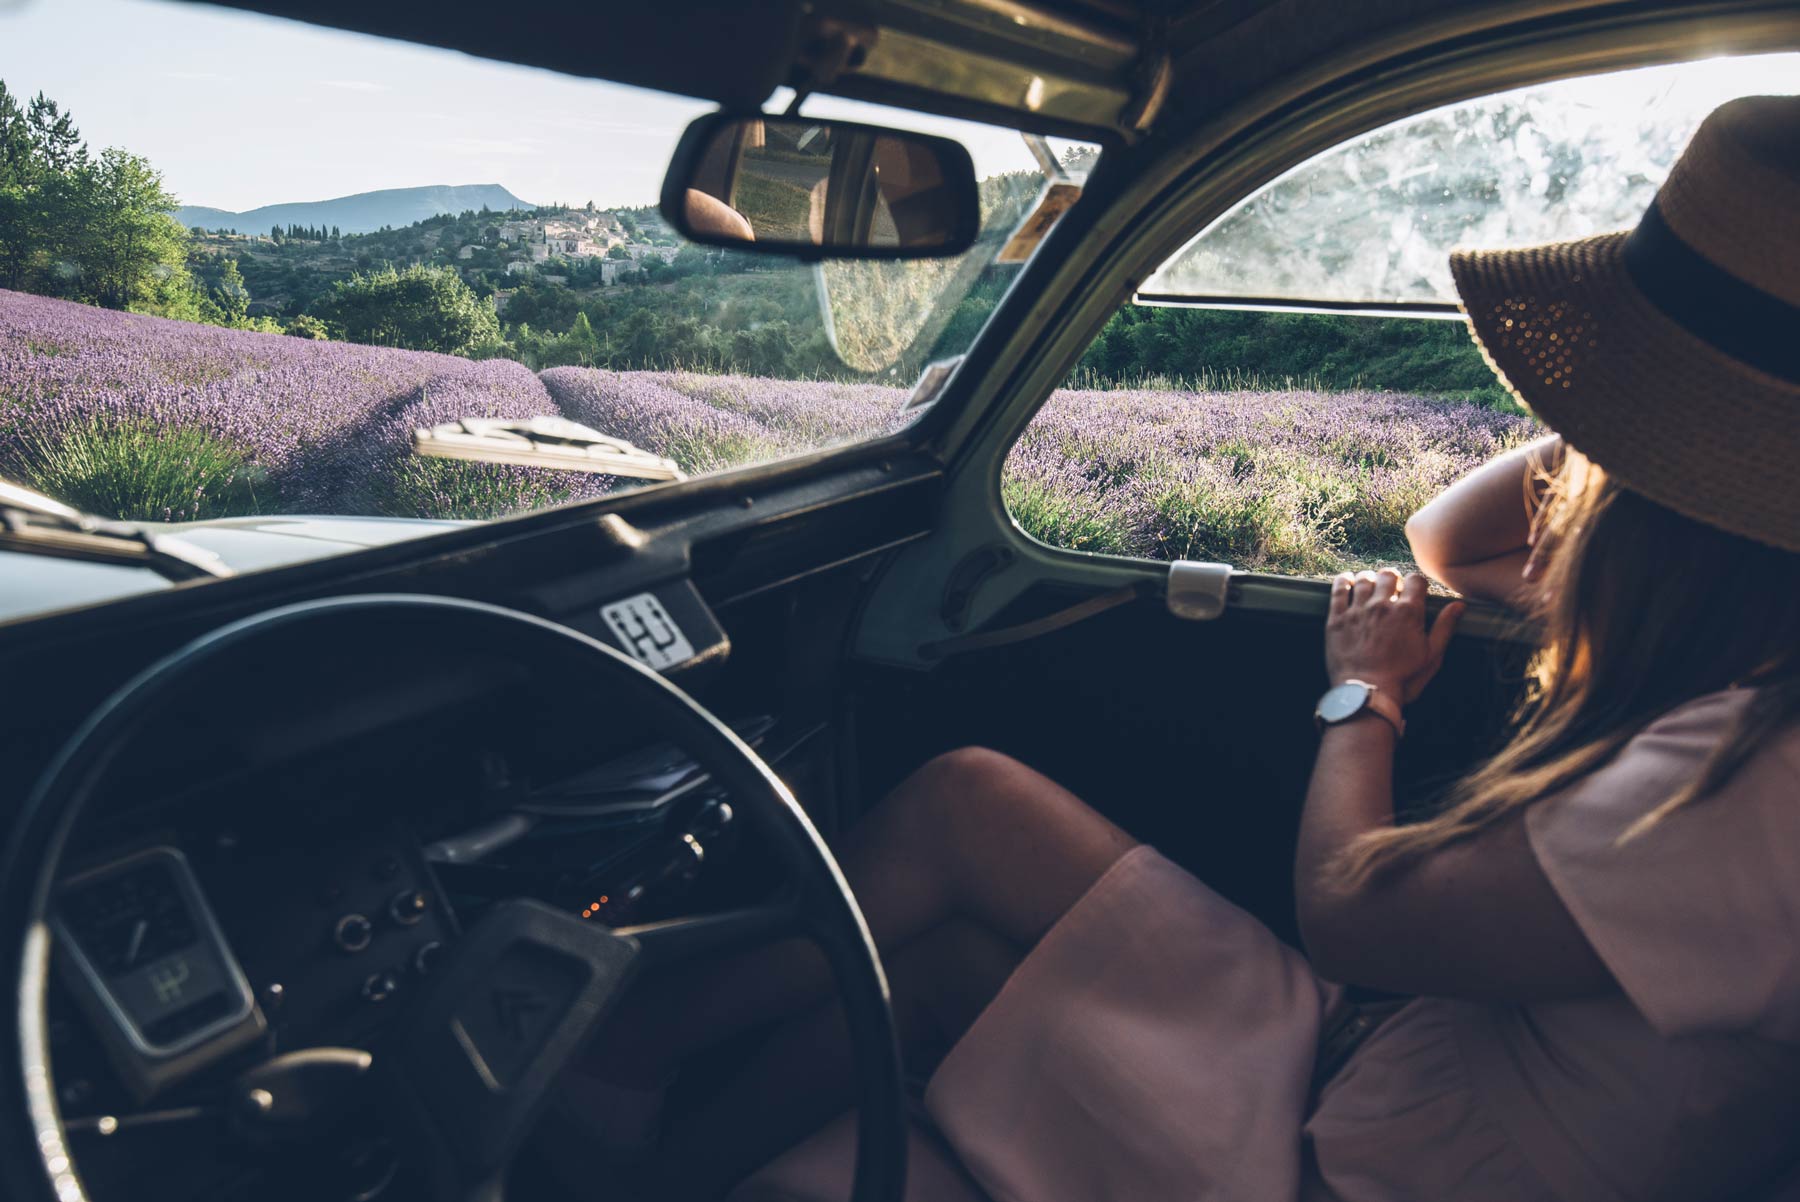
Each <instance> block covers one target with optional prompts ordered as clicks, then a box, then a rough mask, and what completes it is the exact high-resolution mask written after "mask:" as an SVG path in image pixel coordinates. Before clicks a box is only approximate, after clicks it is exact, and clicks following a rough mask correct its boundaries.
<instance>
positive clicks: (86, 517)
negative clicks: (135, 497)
mask: <svg viewBox="0 0 1800 1202" xmlns="http://www.w3.org/2000/svg"><path fill="white" fill-rule="evenodd" d="M0 550H6V551H25V552H28V553H31V554H34V555H57V556H61V557H62V558H64V559H79V560H82V561H84V562H87V563H111V564H118V565H120V566H122V567H134V568H148V569H150V570H151V571H153V572H156V573H159V574H160V575H162V576H163V577H164V578H165V579H168V580H200V579H210V578H212V577H216V576H231V575H234V574H235V573H233V572H232V570H231V569H230V568H229V567H227V566H226V564H225V562H224V561H223V560H221V559H220V558H219V557H218V556H217V555H214V554H213V553H212V552H211V551H208V550H207V549H206V548H204V547H198V546H195V545H194V544H193V543H190V542H188V541H187V540H186V539H183V538H179V537H177V536H175V535H173V534H151V533H149V532H148V531H145V530H140V529H139V528H138V527H136V526H134V525H132V524H131V523H129V522H111V521H107V520H106V519H105V518H97V517H94V516H93V515H91V514H86V513H82V512H81V511H80V510H79V509H73V508H71V507H69V506H67V505H64V504H63V503H62V502H60V501H53V500H51V499H50V498H49V497H46V496H45V495H43V494H42V493H37V492H33V491H31V490H30V489H29V488H21V487H19V486H18V485H17V484H12V483H9V482H8V481H5V480H0Z"/></svg>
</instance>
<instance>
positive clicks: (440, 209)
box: [175, 184, 532, 234]
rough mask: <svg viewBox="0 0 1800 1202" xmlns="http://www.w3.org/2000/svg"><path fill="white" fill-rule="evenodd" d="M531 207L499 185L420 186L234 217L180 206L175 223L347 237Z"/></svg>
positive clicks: (251, 211) (266, 208) (298, 203)
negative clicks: (300, 229) (313, 229)
mask: <svg viewBox="0 0 1800 1202" xmlns="http://www.w3.org/2000/svg"><path fill="white" fill-rule="evenodd" d="M531 207H532V206H531V205H530V204H528V203H526V202H525V201H523V200H520V199H519V198H518V197H517V196H514V195H513V194H512V193H511V192H509V191H507V190H506V189H505V188H503V187H502V186H500V185H499V184H435V185H432V186H430V187H424V188H384V189H382V190H381V191H378V192H359V193H357V194H356V195H354V196H339V197H336V198H334V199H331V200H310V201H296V202H293V203H289V204H273V205H263V206H262V207H261V208H256V209H248V210H245V211H244V212H241V213H233V212H230V211H228V210H225V209H214V208H208V207H206V206H205V205H184V206H182V207H181V208H179V209H177V210H175V220H177V221H179V222H180V223H181V224H182V225H184V226H189V227H192V226H196V225H197V226H200V227H201V228H203V229H209V230H219V229H234V230H237V231H238V232H240V233H245V234H260V233H267V232H268V231H269V229H270V228H271V227H273V226H277V225H279V226H283V227H286V226H290V225H300V226H309V227H310V226H317V227H320V228H327V229H328V228H330V227H333V226H336V227H337V228H338V229H339V230H341V231H342V232H344V233H346V234H367V233H371V232H373V231H375V230H378V229H381V228H382V227H383V226H393V227H395V228H398V227H400V226H407V225H412V224H413V223H414V222H417V221H423V220H425V219H426V218H427V217H437V216H441V215H442V214H445V213H462V212H466V211H468V210H470V209H474V210H480V209H483V208H487V209H492V210H494V211H496V212H499V211H503V210H506V209H529V208H531Z"/></svg>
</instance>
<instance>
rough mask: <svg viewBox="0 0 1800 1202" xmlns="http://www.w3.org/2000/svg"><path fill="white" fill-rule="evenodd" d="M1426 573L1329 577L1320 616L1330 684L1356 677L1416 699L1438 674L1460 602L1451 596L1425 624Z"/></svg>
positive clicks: (1387, 572)
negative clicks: (1326, 605)
mask: <svg viewBox="0 0 1800 1202" xmlns="http://www.w3.org/2000/svg"><path fill="white" fill-rule="evenodd" d="M1426 591H1427V590H1426V584H1425V577H1423V576H1421V575H1419V574H1418V573H1417V572H1414V573H1412V574H1411V575H1409V576H1407V577H1406V579H1405V580H1404V581H1402V580H1401V578H1400V573H1398V572H1396V571H1394V570H1393V569H1392V568H1383V569H1381V571H1379V572H1358V573H1356V574H1355V575H1351V574H1350V573H1348V572H1346V573H1344V574H1343V575H1341V576H1338V577H1337V578H1336V579H1335V580H1333V581H1332V582H1331V612H1330V614H1329V616H1327V617H1326V619H1325V670H1326V672H1327V673H1329V674H1330V677H1331V683H1332V684H1334V685H1338V684H1342V683H1343V682H1344V681H1346V680H1361V681H1366V682H1368V683H1369V684H1372V685H1374V686H1375V687H1376V688H1379V689H1382V690H1384V691H1385V692H1387V693H1388V694H1390V695H1391V696H1393V697H1394V698H1396V699H1397V700H1398V701H1399V702H1400V704H1402V705H1405V704H1407V703H1409V702H1411V701H1412V700H1413V699H1414V698H1416V697H1417V696H1418V695H1419V694H1420V693H1421V692H1422V691H1423V690H1424V688H1425V686H1426V684H1427V683H1429V682H1430V680H1431V678H1432V677H1433V676H1435V675H1437V670H1438V667H1439V665H1441V664H1442V663H1443V662H1444V651H1445V649H1446V648H1447V647H1449V645H1450V636H1451V635H1452V634H1454V633H1455V632H1456V622H1457V619H1458V618H1460V617H1462V612H1463V609H1464V606H1463V604H1462V602H1460V601H1452V602H1451V603H1450V604H1448V605H1446V606H1444V608H1443V609H1442V610H1440V611H1438V616H1437V619H1436V620H1435V621H1434V622H1432V624H1431V629H1430V631H1429V632H1427V630H1426V628H1425V594H1426Z"/></svg>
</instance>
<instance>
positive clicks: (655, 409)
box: [0, 291, 1529, 571]
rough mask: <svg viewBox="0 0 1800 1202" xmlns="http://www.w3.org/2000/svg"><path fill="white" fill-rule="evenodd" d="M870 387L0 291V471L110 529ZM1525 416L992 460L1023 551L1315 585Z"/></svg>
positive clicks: (759, 456) (1068, 395)
mask: <svg viewBox="0 0 1800 1202" xmlns="http://www.w3.org/2000/svg"><path fill="white" fill-rule="evenodd" d="M903 396H904V392H903V390H900V389H894V388H887V387H882V386H878V385H843V384H832V383H825V382H794V381H785V380H761V379H751V378H746V377H740V376H727V377H706V376H693V375H686V374H680V373H651V372H638V373H620V372H606V371H597V370H593V369H586V368H566V367H565V368H555V369H552V370H549V371H546V372H544V373H542V375H541V376H534V375H533V374H532V373H531V372H530V371H529V370H528V369H526V368H525V367H523V366H521V365H519V364H517V363H512V362H505V361H493V362H484V363H474V362H469V361H467V360H463V359H457V358H453V357H450V356H445V355H434V354H427V353H423V352H415V351H401V350H388V349H382V348H376V347H362V346H351V345H346V344H342V343H316V342H310V341H306V340H302V339H295V338H288V337H283V336H280V335H268V334H256V333H249V332H245V331H236V330H224V329H218V328H214V327H208V326H197V325H189V324H186V323H181V322H171V321H165V320H162V319H159V318H151V317H143V316H137V315H132V314H120V313H112V312H107V311H105V310H99V309H93V308H89V307H86V306H82V305H74V304H68V303H65V302H60V301H52V300H45V299H43V298H39V297H33V296H26V295H23V294H19V293H11V292H5V291H0V476H5V477H7V478H10V479H15V480H21V481H22V482H25V483H28V484H32V485H34V486H36V487H39V488H41V489H42V490H43V491H45V492H48V493H50V494H52V495H54V496H58V497H60V498H62V499H64V500H66V501H68V502H70V503H71V504H75V505H78V506H81V507H83V508H87V509H90V510H94V511H96V512H102V513H106V514H108V515H111V516H119V517H129V518H135V519H149V520H170V519H185V518H197V517H211V516H218V515H222V514H228V513H240V512H288V513H299V512H315V513H317V512H327V513H376V514H386V515H392V516H402V517H488V516H494V515H497V514H501V513H507V512H514V511H518V510H521V509H532V508H539V507H542V506H544V505H549V504H555V503H559V502H563V501H569V500H577V499H582V498H586V497H591V496H597V495H600V494H602V493H604V492H606V491H608V490H610V489H612V488H616V487H618V486H619V482H618V481H615V480H611V479H608V478H605V477H596V476H590V475H579V474H575V473H566V472H551V471H544V470H540V469H525V468H511V467H489V466H484V465H478V464H468V463H458V462H446V461H441V460H423V459H417V458H414V457H411V456H410V455H409V454H408V445H409V437H410V434H411V431H412V429H413V428H414V427H415V426H419V425H428V424H432V423H435V422H440V421H446V420H449V419H451V418H454V417H476V416H479V417H528V416H531V415H533V414H537V413H557V414H561V415H563V416H566V417H569V418H571V419H573V420H575V421H579V422H582V423H584V424H586V425H590V426H593V427H595V428H597V429H599V430H602V431H604V432H606V433H608V434H612V435H615V436H618V437H622V438H626V439H628V440H630V441H632V442H634V443H636V444H638V445H639V446H642V447H645V448H646V449H649V450H653V451H656V452H658V453H659V454H664V455H668V456H670V457H672V458H674V459H675V460H676V461H677V462H678V463H680V464H681V465H682V466H683V467H684V468H685V469H686V470H687V471H689V472H690V473H702V472H708V471H716V470H720V469H723V468H728V467H733V466H736V465H739V464H743V463H749V462H755V461H758V460H765V459H770V458H775V457H779V456H781V455H785V454H790V453H794V452H797V451H802V450H807V449H811V448H815V447H821V446H828V445H831V444H834V443H839V442H844V441H849V440H853V439H858V438H865V437H868V436H870V435H873V434H876V433H879V432H881V431H884V430H891V429H895V428H897V427H898V426H899V425H900V424H901V419H900V417H899V405H900V401H901V398H902V397H903ZM1528 435H1529V423H1528V421H1527V420H1526V419H1522V418H1518V417H1512V416H1507V415H1503V414H1498V413H1493V412H1490V411H1488V410H1485V409H1481V408H1477V407H1473V406H1467V405H1455V404H1444V403H1440V402H1435V401H1431V400H1425V399H1419V398H1409V397H1396V396H1392V395H1389V394H1382V393H1365V394H1348V395H1346V394H1320V393H1303V392H1268V393H1194V392H1148V391H1145V392H1123V391H1113V392H1076V391H1064V392H1061V393H1058V394H1057V395H1056V396H1055V397H1054V398H1053V399H1052V400H1051V402H1050V403H1049V405H1048V406H1047V407H1046V408H1045V410H1044V411H1043V412H1042V413H1041V414H1040V415H1039V416H1038V418H1037V419H1036V420H1035V421H1034V422H1033V423H1032V424H1031V426H1030V428H1029V429H1028V430H1027V431H1026V433H1025V435H1024V437H1023V438H1022V439H1021V440H1020V442H1019V444H1018V446H1017V447H1016V448H1015V450H1014V451H1013V453H1012V456H1011V458H1010V459H1009V461H1008V463H1007V468H1006V475H1005V479H1004V491H1005V495H1006V500H1007V504H1008V507H1009V508H1010V510H1011V511H1012V513H1013V515H1014V516H1015V518H1016V519H1017V520H1018V521H1019V522H1020V524H1021V525H1022V526H1024V527H1025V529H1027V530H1028V531H1030V532H1031V533H1033V534H1035V535H1037V536H1038V537H1040V538H1042V539H1044V540H1045V541H1047V542H1051V543H1056V544H1059V545H1062V546H1068V547H1074V548H1077V549H1080V550H1090V551H1106V552H1113V553H1117V554H1135V555H1149V556H1154V557H1158V558H1173V557H1177V556H1179V557H1185V558H1208V559H1228V560H1231V561H1233V562H1235V563H1239V564H1244V565H1246V566H1264V567H1270V568H1276V569H1281V570H1291V571H1330V570H1334V569H1336V568H1338V567H1341V566H1343V565H1345V564H1348V563H1362V562H1372V561H1377V560H1390V559H1399V558H1403V557H1404V547H1403V543H1402V539H1401V532H1400V530H1401V524H1402V523H1403V521H1404V519H1405V515H1406V514H1407V513H1408V512H1410V511H1411V509H1412V508H1413V507H1415V506H1416V505H1417V504H1418V503H1419V502H1420V501H1421V500H1423V499H1424V497H1426V496H1428V495H1429V494H1430V493H1431V492H1433V491H1435V490H1436V489H1437V488H1440V487H1442V485H1443V484H1445V483H1447V482H1448V481H1449V480H1450V479H1452V478H1454V477H1455V476H1456V475H1457V474H1458V473H1460V472H1462V471H1465V470H1467V469H1468V468H1469V467H1470V466H1472V465H1473V464H1474V463H1477V462H1479V461H1480V460H1482V459H1484V458H1486V457H1488V456H1490V455H1492V454H1494V453H1495V452H1497V451H1499V450H1501V449H1504V448H1505V447H1507V446H1510V445H1514V444H1516V443H1517V442H1518V441H1520V440H1521V439H1523V438H1525V437H1527V436H1528Z"/></svg>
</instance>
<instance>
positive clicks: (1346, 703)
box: [1313, 680, 1406, 738]
mask: <svg viewBox="0 0 1800 1202" xmlns="http://www.w3.org/2000/svg"><path fill="white" fill-rule="evenodd" d="M1364 710H1368V711H1370V712H1371V713H1374V714H1377V715H1379V716H1380V717H1382V718H1384V719H1386V720H1387V724H1388V725H1389V726H1391V727H1393V728H1394V733H1395V734H1396V735H1398V736H1399V737H1401V738H1405V737H1406V719H1405V717H1403V716H1402V715H1401V713H1400V703H1399V702H1398V701H1396V700H1395V699H1394V698H1392V697H1390V696H1389V695H1388V694H1386V693H1384V692H1382V691H1381V690H1380V689H1379V688H1377V687H1376V686H1374V685H1372V684H1370V683H1369V682H1368V681H1366V680H1346V681H1345V682H1344V683H1343V684H1340V685H1335V686H1333V687H1332V688H1329V689H1327V690H1325V695H1324V696H1323V697H1321V698H1319V704H1318V708H1316V709H1314V710H1313V720H1314V721H1315V722H1317V723H1318V724H1319V729H1320V730H1324V729H1325V728H1326V727H1327V726H1336V725H1337V724H1338V723H1340V722H1348V721H1349V720H1350V719H1352V718H1354V717H1356V715H1358V714H1360V713H1362V712H1363V711H1364Z"/></svg>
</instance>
